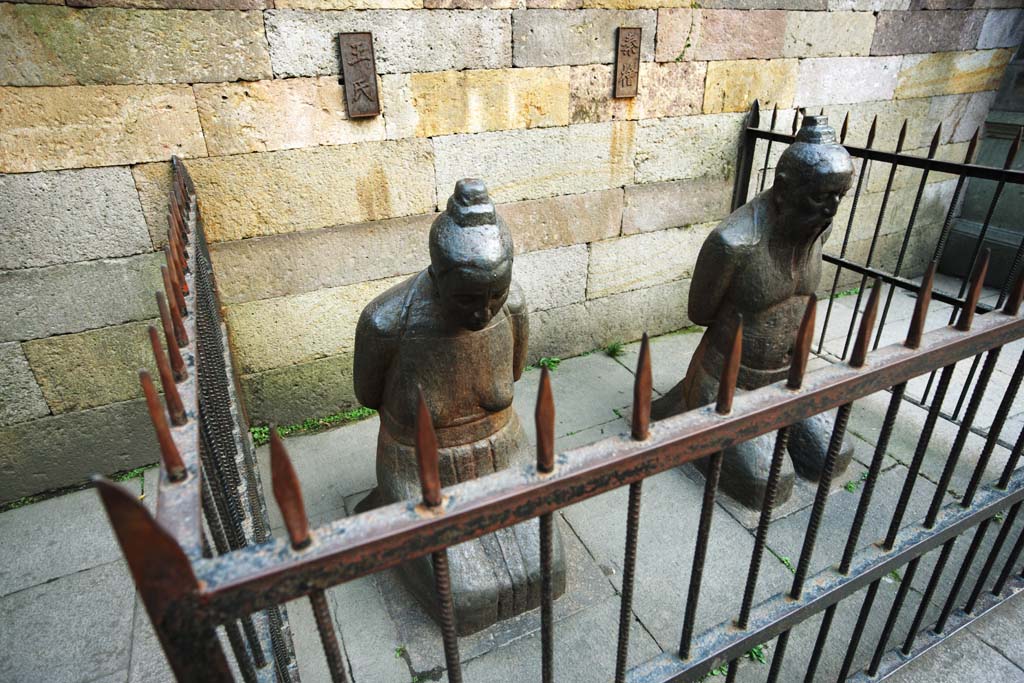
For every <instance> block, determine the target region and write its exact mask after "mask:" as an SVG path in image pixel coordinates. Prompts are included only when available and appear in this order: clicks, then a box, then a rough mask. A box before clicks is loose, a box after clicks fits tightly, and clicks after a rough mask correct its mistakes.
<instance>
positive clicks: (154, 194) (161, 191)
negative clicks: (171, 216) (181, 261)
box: [132, 161, 171, 249]
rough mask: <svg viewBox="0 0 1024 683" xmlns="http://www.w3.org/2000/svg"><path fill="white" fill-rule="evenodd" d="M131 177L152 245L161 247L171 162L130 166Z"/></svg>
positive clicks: (165, 234) (163, 238)
mask: <svg viewBox="0 0 1024 683" xmlns="http://www.w3.org/2000/svg"><path fill="white" fill-rule="evenodd" d="M132 178H133V179H134V180H135V189H136V190H138V193H139V202H140V203H141V204H142V214H143V215H144V216H145V217H146V226H147V227H148V228H149V238H150V240H152V242H153V246H154V247H156V248H157V249H163V246H164V245H165V244H167V197H168V195H169V194H170V191H171V162H169V161H158V162H155V163H152V164H138V165H136V166H132Z"/></svg>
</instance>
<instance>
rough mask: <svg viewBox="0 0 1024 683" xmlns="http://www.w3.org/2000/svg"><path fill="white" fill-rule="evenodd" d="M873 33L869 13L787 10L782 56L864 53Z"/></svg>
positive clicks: (873, 25) (830, 55)
mask: <svg viewBox="0 0 1024 683" xmlns="http://www.w3.org/2000/svg"><path fill="white" fill-rule="evenodd" d="M874 32H875V15H874V14H873V13H871V12H790V13H789V14H788V15H787V19H786V36H785V45H784V47H783V55H784V56H786V57H845V56H849V55H867V54H870V51H871V39H872V36H873V35H874Z"/></svg>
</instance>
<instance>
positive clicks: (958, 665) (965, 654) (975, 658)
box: [892, 531, 1021, 683]
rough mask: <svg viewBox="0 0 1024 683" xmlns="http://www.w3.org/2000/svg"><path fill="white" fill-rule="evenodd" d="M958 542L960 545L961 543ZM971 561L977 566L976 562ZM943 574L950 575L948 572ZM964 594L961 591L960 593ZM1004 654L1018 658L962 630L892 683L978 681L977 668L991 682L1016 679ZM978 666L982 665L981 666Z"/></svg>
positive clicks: (902, 671) (1017, 667)
mask: <svg viewBox="0 0 1024 683" xmlns="http://www.w3.org/2000/svg"><path fill="white" fill-rule="evenodd" d="M989 534H990V535H994V532H991V531H990V532H989ZM961 543H963V542H962V541H961ZM975 562H976V563H977V561H975ZM954 566H959V565H954ZM946 571H947V572H949V573H950V574H953V572H952V571H950V570H949V569H947V570H946ZM967 585H968V586H971V585H973V583H972V582H971V581H968V582H967ZM966 592H967V591H966V590H964V593H966ZM943 595H945V593H943ZM961 599H962V598H961ZM1017 602H1020V601H1019V600H1018V601H1017ZM992 621H996V619H992ZM983 623H984V622H983ZM1007 655H1009V656H1010V657H1017V656H1018V655H1017V651H1015V650H1014V649H1010V650H1002V651H1001V650H998V649H996V648H994V647H991V646H990V645H988V643H986V642H985V641H984V640H982V639H981V638H978V637H977V636H976V635H974V634H973V633H970V632H967V631H964V632H961V633H957V634H956V635H955V636H954V637H952V638H950V639H949V640H946V641H943V643H942V645H941V646H939V647H937V648H934V649H933V650H931V652H929V653H928V654H927V655H925V656H923V657H921V658H919V659H915V660H914V661H912V662H910V663H909V665H908V666H907V667H905V668H902V669H900V670H899V671H898V672H897V673H896V674H895V675H894V676H893V677H892V681H893V682H894V683H913V682H914V681H932V682H933V683H959V681H969V680H971V679H972V678H975V679H976V678H978V676H979V671H978V669H979V667H980V666H983V667H984V669H985V673H984V674H983V675H984V677H985V678H987V679H989V680H992V681H1013V680H1017V679H1020V678H1021V672H1020V664H1019V663H1016V664H1015V663H1014V662H1013V661H1012V660H1011V659H1009V658H1008V657H1007ZM982 663H984V664H983V665H982Z"/></svg>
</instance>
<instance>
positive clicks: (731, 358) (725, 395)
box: [715, 315, 743, 415]
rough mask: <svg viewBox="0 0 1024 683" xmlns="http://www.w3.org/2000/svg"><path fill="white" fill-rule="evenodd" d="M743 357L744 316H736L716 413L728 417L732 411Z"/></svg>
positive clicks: (719, 383) (720, 380)
mask: <svg viewBox="0 0 1024 683" xmlns="http://www.w3.org/2000/svg"><path fill="white" fill-rule="evenodd" d="M742 356H743V316H742V315H737V316H736V329H735V330H734V331H733V334H732V342H731V343H730V344H729V351H728V353H726V354H725V360H724V362H723V365H722V374H721V377H720V379H719V381H718V401H717V402H716V403H715V411H716V412H718V413H720V414H722V415H726V414H728V413H729V412H731V411H732V400H733V397H734V396H735V395H736V380H737V378H738V377H739V375H740V358H741V357H742Z"/></svg>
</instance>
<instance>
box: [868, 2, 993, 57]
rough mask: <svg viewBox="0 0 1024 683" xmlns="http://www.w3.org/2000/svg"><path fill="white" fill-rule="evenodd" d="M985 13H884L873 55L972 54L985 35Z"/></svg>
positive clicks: (872, 45)
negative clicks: (965, 52) (983, 24)
mask: <svg viewBox="0 0 1024 683" xmlns="http://www.w3.org/2000/svg"><path fill="white" fill-rule="evenodd" d="M984 19H985V13H984V12H978V11H944V12H881V13H879V15H878V24H877V25H876V26H875V36H874V39H873V40H872V42H871V54H873V55H902V54H909V53H916V52H945V51H949V50H971V49H973V48H974V46H975V45H976V44H977V43H978V37H979V36H980V35H981V27H982V22H983V21H984Z"/></svg>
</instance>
